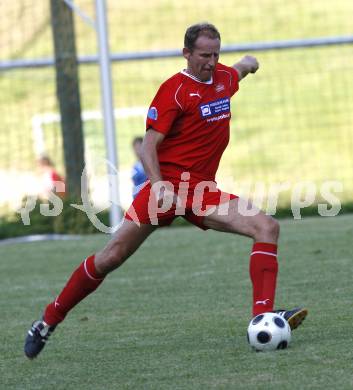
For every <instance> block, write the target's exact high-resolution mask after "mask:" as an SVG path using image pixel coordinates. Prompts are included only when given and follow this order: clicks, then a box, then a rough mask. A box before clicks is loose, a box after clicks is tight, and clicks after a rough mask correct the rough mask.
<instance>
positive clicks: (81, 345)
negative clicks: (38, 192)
mask: <svg viewBox="0 0 353 390" xmlns="http://www.w3.org/2000/svg"><path fill="white" fill-rule="evenodd" d="M281 226H282V239H281V245H280V260H279V262H280V273H279V281H278V294H277V307H292V306H294V305H297V304H305V305H307V307H308V309H309V312H310V314H309V316H308V318H307V320H306V321H305V322H304V324H303V326H301V327H300V328H299V329H298V330H296V331H294V332H293V340H292V343H291V345H290V348H289V349H288V350H284V351H278V352H273V353H266V354H263V353H254V352H252V351H251V350H250V349H249V347H248V345H247V342H246V337H245V335H246V327H247V324H248V321H249V316H250V302H251V289H250V282H249V277H248V255H249V250H250V246H251V242H250V241H249V240H247V239H245V238H241V237H238V236H232V235H227V234H222V233H216V232H206V233H204V232H202V231H199V230H197V229H196V228H188V227H185V228H178V229H174V228H169V229H162V230H160V231H157V232H156V233H155V234H154V235H152V236H151V237H150V238H149V239H148V240H147V241H146V242H145V243H144V244H143V246H142V247H141V248H140V250H139V251H138V252H137V253H136V254H135V255H134V256H133V257H132V258H131V259H130V260H129V261H128V262H127V263H126V264H125V265H124V266H123V267H122V268H121V269H119V270H117V271H115V272H114V273H113V274H111V275H110V276H109V277H108V278H107V280H106V281H105V282H104V284H103V285H102V287H100V289H99V290H98V291H97V292H96V293H94V294H93V295H91V296H90V297H88V298H87V299H86V300H85V301H84V302H82V303H81V304H80V305H79V306H77V307H76V308H75V309H74V310H73V311H72V313H70V315H69V316H68V317H67V319H66V320H65V322H64V323H63V324H61V325H60V327H59V328H58V329H57V330H56V332H55V333H54V335H53V336H52V338H51V340H50V342H49V344H48V346H47V347H46V349H45V350H44V351H43V353H42V354H41V355H40V357H39V358H38V359H37V360H35V361H28V360H27V359H26V358H25V357H24V355H23V352H22V348H23V339H24V336H25V331H26V329H27V328H28V326H29V325H30V323H31V321H32V320H33V319H35V318H36V317H38V316H39V315H40V313H41V311H42V310H43V307H44V306H45V304H46V303H47V302H48V301H49V300H50V299H52V298H53V297H54V296H55V295H56V294H57V293H58V292H59V290H60V289H61V288H62V286H63V283H64V281H65V280H66V279H67V277H68V275H69V274H70V273H71V271H72V270H73V268H74V267H75V266H76V265H77V264H78V263H79V262H80V261H81V259H82V258H83V257H84V256H86V255H87V254H89V253H92V252H94V251H96V250H97V249H99V248H100V247H101V246H102V245H103V244H104V243H105V242H106V241H107V237H106V236H92V237H85V238H82V239H81V240H79V241H69V242H47V243H35V244H17V245H10V246H1V247H0V258H1V262H0V272H1V275H3V278H2V283H1V286H0V291H1V297H2V299H1V302H0V305H1V313H2V315H1V319H0V324H1V329H2V343H1V346H0V352H1V354H0V356H1V360H0V370H1V372H0V374H1V375H0V376H1V386H0V387H1V388H4V389H26V390H28V389H48V388H55V389H81V388H82V389H94V390H96V389H134V390H135V389H163V390H164V389H192V390H194V389H277V388H281V389H293V388H300V389H323V388H324V389H351V388H352V386H353V374H352V372H353V364H352V361H353V352H352V347H351V346H352V342H353V334H352V321H353V315H352V310H351V298H352V294H353V285H352V281H351V276H352V272H353V265H352V258H351V257H352V256H351V245H350V243H351V237H352V234H353V218H352V216H343V217H336V218H326V219H325V218H306V219H304V220H301V221H296V222H293V221H292V220H285V221H282V223H281Z"/></svg>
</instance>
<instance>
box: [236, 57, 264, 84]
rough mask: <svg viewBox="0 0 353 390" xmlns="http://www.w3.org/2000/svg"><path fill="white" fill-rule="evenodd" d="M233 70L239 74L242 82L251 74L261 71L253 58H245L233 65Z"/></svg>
mask: <svg viewBox="0 0 353 390" xmlns="http://www.w3.org/2000/svg"><path fill="white" fill-rule="evenodd" d="M233 68H234V69H235V70H236V71H237V72H238V75H239V81H240V80H242V79H243V78H244V77H246V76H247V75H248V74H249V73H255V72H256V71H257V70H258V69H259V63H258V61H257V59H256V58H255V57H253V56H244V57H243V58H242V59H241V60H240V61H239V62H237V63H236V64H234V65H233Z"/></svg>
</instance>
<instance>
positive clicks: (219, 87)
mask: <svg viewBox="0 0 353 390" xmlns="http://www.w3.org/2000/svg"><path fill="white" fill-rule="evenodd" d="M224 89H225V86H224V84H222V83H219V84H217V85H216V87H215V90H216V92H221V91H224Z"/></svg>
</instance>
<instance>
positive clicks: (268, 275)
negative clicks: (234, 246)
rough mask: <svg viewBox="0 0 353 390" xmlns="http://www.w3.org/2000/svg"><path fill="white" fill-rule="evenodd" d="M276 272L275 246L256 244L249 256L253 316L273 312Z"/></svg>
mask: <svg viewBox="0 0 353 390" xmlns="http://www.w3.org/2000/svg"><path fill="white" fill-rule="evenodd" d="M277 272H278V263H277V245H276V244H270V243H265V242H256V243H255V244H254V245H253V248H252V252H251V255H250V278H251V282H252V286H253V315H254V316H256V315H258V314H261V313H265V312H268V311H272V310H273V305H274V300H275V293H276V280H277Z"/></svg>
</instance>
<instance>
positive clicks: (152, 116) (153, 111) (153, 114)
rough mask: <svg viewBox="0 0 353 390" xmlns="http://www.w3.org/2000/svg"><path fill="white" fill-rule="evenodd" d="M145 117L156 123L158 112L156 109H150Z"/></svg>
mask: <svg viewBox="0 0 353 390" xmlns="http://www.w3.org/2000/svg"><path fill="white" fill-rule="evenodd" d="M147 117H148V118H150V119H152V120H154V121H156V120H157V118H158V111H157V108H156V107H150V109H149V110H148V113H147Z"/></svg>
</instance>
